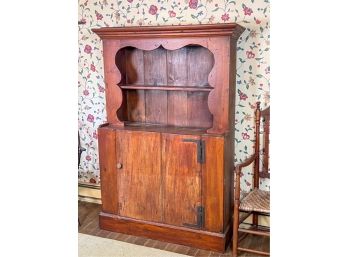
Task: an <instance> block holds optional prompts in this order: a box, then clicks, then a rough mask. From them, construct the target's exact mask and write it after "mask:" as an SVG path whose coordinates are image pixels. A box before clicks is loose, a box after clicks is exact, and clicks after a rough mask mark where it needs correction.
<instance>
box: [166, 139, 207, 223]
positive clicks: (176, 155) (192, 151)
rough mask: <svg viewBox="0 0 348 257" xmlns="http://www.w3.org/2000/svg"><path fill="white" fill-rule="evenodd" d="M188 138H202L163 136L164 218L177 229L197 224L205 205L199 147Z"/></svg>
mask: <svg viewBox="0 0 348 257" xmlns="http://www.w3.org/2000/svg"><path fill="white" fill-rule="evenodd" d="M184 139H195V140H200V137H199V136H191V135H190V136H186V135H173V134H162V172H163V194H164V195H163V211H164V213H163V218H164V223H167V224H171V225H177V226H187V225H185V224H192V225H195V224H197V207H199V206H201V205H202V204H201V202H202V201H201V198H202V197H201V168H202V167H201V164H200V163H198V161H197V144H196V143H195V142H184V141H183V140H184Z"/></svg>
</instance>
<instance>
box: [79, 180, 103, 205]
mask: <svg viewBox="0 0 348 257" xmlns="http://www.w3.org/2000/svg"><path fill="white" fill-rule="evenodd" d="M79 201H83V202H90V203H98V204H101V194H100V186H95V185H90V184H82V183H80V184H79Z"/></svg>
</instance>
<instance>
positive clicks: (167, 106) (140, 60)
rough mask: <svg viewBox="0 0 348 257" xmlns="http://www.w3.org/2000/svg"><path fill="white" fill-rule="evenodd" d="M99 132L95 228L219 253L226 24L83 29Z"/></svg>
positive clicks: (229, 50)
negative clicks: (91, 43)
mask: <svg viewBox="0 0 348 257" xmlns="http://www.w3.org/2000/svg"><path fill="white" fill-rule="evenodd" d="M93 31H94V32H95V33H97V34H98V35H99V36H100V38H101V39H102V41H103V59H104V71H105V78H104V79H105V84H106V111H107V121H108V123H106V124H103V125H102V126H100V128H99V129H98V138H99V159H100V171H101V195H102V212H101V213H100V215H99V218H100V227H101V228H102V229H107V230H112V231H117V232H121V233H128V234H133V235H138V236H145V237H150V238H154V239H159V240H164V241H168V242H173V243H178V244H184V245H189V246H194V247H198V248H203V249H209V250H215V251H220V252H223V251H224V250H225V248H226V246H227V245H228V243H229V241H230V238H231V209H232V196H233V169H234V167H233V155H234V149H233V148H234V147H233V145H234V102H235V62H236V55H235V54H236V41H237V39H238V37H239V35H240V34H241V33H242V32H243V31H244V28H243V27H241V26H239V25H236V24H223V25H192V26H162V27H128V28H100V29H93Z"/></svg>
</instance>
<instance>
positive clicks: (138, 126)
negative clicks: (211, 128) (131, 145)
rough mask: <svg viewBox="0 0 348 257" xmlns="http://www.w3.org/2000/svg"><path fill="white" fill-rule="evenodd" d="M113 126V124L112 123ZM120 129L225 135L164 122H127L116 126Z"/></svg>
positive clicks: (179, 133)
mask: <svg viewBox="0 0 348 257" xmlns="http://www.w3.org/2000/svg"><path fill="white" fill-rule="evenodd" d="M110 126H111V127H113V126H112V125H110ZM114 128H117V129H118V130H128V131H147V132H158V133H170V134H178V135H210V136H224V135H225V133H213V134H212V133H209V134H208V133H207V129H206V128H193V127H180V126H170V125H164V124H153V123H143V122H128V121H127V122H125V126H123V127H119V126H114Z"/></svg>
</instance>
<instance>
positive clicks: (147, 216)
mask: <svg viewBox="0 0 348 257" xmlns="http://www.w3.org/2000/svg"><path fill="white" fill-rule="evenodd" d="M160 138H161V137H160V134H159V133H151V132H141V131H123V130H118V131H117V133H116V167H117V188H118V208H119V215H120V216H126V217H131V218H135V219H141V220H149V221H157V222H160V221H161V214H162V208H161V207H162V206H161V198H162V193H161V166H160V165H161V161H160V158H161V150H160V149H161V148H160V143H161V141H160Z"/></svg>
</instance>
